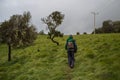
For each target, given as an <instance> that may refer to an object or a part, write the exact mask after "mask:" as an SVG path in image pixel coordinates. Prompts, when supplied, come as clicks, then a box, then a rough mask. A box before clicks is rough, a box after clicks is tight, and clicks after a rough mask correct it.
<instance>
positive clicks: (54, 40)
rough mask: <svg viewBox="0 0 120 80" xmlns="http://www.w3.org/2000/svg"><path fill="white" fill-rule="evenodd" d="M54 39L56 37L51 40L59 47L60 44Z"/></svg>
mask: <svg viewBox="0 0 120 80" xmlns="http://www.w3.org/2000/svg"><path fill="white" fill-rule="evenodd" d="M54 37H55V36H53V37H52V38H50V39H51V40H52V42H53V43H56V44H57V45H59V43H58V42H57V41H55V40H54Z"/></svg>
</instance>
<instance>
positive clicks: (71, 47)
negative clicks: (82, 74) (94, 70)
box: [65, 35, 77, 68]
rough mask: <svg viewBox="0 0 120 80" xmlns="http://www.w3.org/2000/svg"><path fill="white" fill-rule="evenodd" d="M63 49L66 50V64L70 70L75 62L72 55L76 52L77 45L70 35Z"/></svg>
mask: <svg viewBox="0 0 120 80" xmlns="http://www.w3.org/2000/svg"><path fill="white" fill-rule="evenodd" d="M65 49H66V50H67V54H68V64H69V66H70V68H73V67H74V61H75V58H74V53H76V52H77V45H76V42H75V40H74V39H73V36H72V35H70V36H69V38H68V39H67V41H66V44H65Z"/></svg>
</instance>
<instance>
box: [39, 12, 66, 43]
mask: <svg viewBox="0 0 120 80" xmlns="http://www.w3.org/2000/svg"><path fill="white" fill-rule="evenodd" d="M63 19H64V15H63V14H61V12H59V11H54V12H52V13H51V14H50V15H49V16H47V17H46V18H42V19H41V20H42V21H43V23H45V24H46V25H47V26H48V29H49V33H48V35H49V38H50V39H51V40H52V42H53V43H56V44H57V45H59V43H58V42H57V41H55V40H54V38H55V37H56V32H57V31H56V28H57V27H58V26H59V25H60V24H61V23H62V22H63Z"/></svg>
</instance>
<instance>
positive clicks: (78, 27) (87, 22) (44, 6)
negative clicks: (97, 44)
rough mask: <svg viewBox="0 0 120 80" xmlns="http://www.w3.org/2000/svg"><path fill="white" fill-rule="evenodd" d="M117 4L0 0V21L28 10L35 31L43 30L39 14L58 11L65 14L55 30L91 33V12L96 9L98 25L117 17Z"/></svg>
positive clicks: (112, 0) (90, 0)
mask: <svg viewBox="0 0 120 80" xmlns="http://www.w3.org/2000/svg"><path fill="white" fill-rule="evenodd" d="M119 7H120V0H0V22H3V21H4V20H7V19H9V18H10V16H12V15H14V14H23V12H24V11H30V12H31V15H32V20H31V22H32V23H33V24H34V25H35V26H36V28H37V31H41V30H44V31H45V32H47V30H46V25H44V24H43V23H42V22H41V18H43V17H46V16H48V15H49V14H51V13H52V12H53V11H60V12H61V13H62V14H64V15H65V18H64V21H63V23H62V24H61V25H60V26H59V27H58V28H57V29H58V30H60V31H61V32H63V33H65V34H75V33H76V32H80V33H83V32H87V33H91V32H92V31H93V29H94V27H93V20H94V18H93V14H92V13H91V12H97V13H99V14H98V15H96V27H101V26H102V22H103V21H104V20H112V21H116V20H120V8H119Z"/></svg>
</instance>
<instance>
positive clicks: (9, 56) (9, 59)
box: [8, 44, 11, 61]
mask: <svg viewBox="0 0 120 80" xmlns="http://www.w3.org/2000/svg"><path fill="white" fill-rule="evenodd" d="M8 61H11V45H10V44H8Z"/></svg>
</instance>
